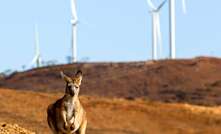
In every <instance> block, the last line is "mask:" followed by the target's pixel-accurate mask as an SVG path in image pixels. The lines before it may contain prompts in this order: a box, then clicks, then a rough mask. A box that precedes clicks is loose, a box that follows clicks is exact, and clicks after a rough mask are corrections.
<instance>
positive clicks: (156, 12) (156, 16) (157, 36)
mask: <svg viewBox="0 0 221 134" xmlns="http://www.w3.org/2000/svg"><path fill="white" fill-rule="evenodd" d="M147 3H148V5H149V7H150V8H151V11H150V13H151V16H152V59H153V60H157V58H158V51H157V50H158V45H159V48H160V54H161V53H162V37H161V30H160V10H161V9H162V7H163V6H164V4H165V3H166V0H164V1H163V2H162V3H161V4H160V5H159V6H158V7H155V6H154V4H153V2H152V1H151V0H147Z"/></svg>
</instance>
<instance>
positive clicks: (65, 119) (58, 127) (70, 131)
mask: <svg viewBox="0 0 221 134" xmlns="http://www.w3.org/2000/svg"><path fill="white" fill-rule="evenodd" d="M61 77H62V78H63V80H64V81H65V82H66V88H65V94H64V96H63V97H62V98H60V99H59V100H57V101H56V102H55V103H53V104H51V105H49V106H48V109H47V121H48V125H49V127H50V129H51V130H52V132H53V134H74V133H76V134H85V132H86V127H87V118H86V112H85V111H84V109H83V107H82V105H81V103H80V100H79V98H78V94H79V90H80V85H81V80H82V72H81V71H80V70H79V71H77V73H76V74H75V75H74V76H73V77H69V76H67V75H65V74H64V73H63V72H61Z"/></svg>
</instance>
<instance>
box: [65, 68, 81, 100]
mask: <svg viewBox="0 0 221 134" xmlns="http://www.w3.org/2000/svg"><path fill="white" fill-rule="evenodd" d="M82 76H83V74H82V71H80V70H78V71H77V73H76V74H75V75H74V76H72V77H69V76H67V75H66V74H64V73H63V72H61V77H62V78H63V80H64V81H65V82H66V89H65V93H66V94H69V95H71V96H75V95H76V96H78V94H79V90H80V85H81V80H82Z"/></svg>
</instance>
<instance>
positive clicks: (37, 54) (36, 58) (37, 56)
mask: <svg viewBox="0 0 221 134" xmlns="http://www.w3.org/2000/svg"><path fill="white" fill-rule="evenodd" d="M41 63H42V61H41V54H40V48H39V32H38V25H37V24H35V56H34V58H33V60H32V62H31V64H30V65H31V66H33V65H34V64H36V67H37V68H39V67H41Z"/></svg>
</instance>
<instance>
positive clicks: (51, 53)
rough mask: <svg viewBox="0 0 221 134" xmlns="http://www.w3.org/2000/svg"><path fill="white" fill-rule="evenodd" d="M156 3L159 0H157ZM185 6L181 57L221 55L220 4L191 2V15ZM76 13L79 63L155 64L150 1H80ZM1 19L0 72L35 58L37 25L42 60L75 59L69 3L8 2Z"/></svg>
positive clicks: (180, 19)
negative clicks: (152, 48) (72, 50)
mask: <svg viewBox="0 0 221 134" xmlns="http://www.w3.org/2000/svg"><path fill="white" fill-rule="evenodd" d="M12 3H13V4H12ZM52 3H53V5H52ZM116 3H118V4H116ZM157 3H159V0H156V3H155V4H157ZM181 4H182V2H181V0H180V1H177V3H176V18H177V19H176V20H177V24H176V31H177V32H176V46H177V58H178V59H190V58H195V57H199V56H209V57H220V56H221V53H219V52H220V51H221V47H220V46H219V43H221V38H220V37H219V36H220V35H221V27H218V26H219V24H220V22H221V19H220V18H219V16H220V15H219V12H221V9H220V8H219V5H220V4H221V1H216V3H215V4H214V3H212V2H210V3H208V2H205V1H201V4H200V6H199V4H198V2H197V1H188V0H187V4H186V7H187V14H186V15H184V14H183V13H182V9H181ZM167 7H168V3H166V5H165V7H163V9H162V12H161V30H162V38H163V54H162V59H166V58H168V55H169V52H168V49H169V45H168V42H169V41H168V11H167V10H168V9H167ZM131 9H134V10H131ZM205 9H207V10H205ZM77 11H78V17H79V22H80V23H79V27H78V29H79V30H78V42H77V44H78V46H77V48H78V60H80V61H87V62H130V61H131V62H134V61H147V60H151V55H152V54H151V47H152V43H151V16H150V14H149V13H148V11H149V7H148V5H147V3H146V0H141V1H126V0H122V1H117V0H114V1H101V0H95V1H86V0H82V1H78V0H77ZM0 15H1V16H2V18H1V22H0V28H1V31H0V37H2V38H1V39H0V44H1V45H0V50H2V51H1V54H0V60H1V61H2V63H1V66H0V72H3V71H6V70H7V69H12V70H22V66H23V65H26V66H27V65H28V64H29V63H30V62H31V60H32V58H33V57H34V43H35V42H34V25H35V24H38V29H39V40H40V50H41V56H42V59H43V60H44V61H55V60H56V61H57V63H59V64H64V63H67V59H66V58H67V57H68V56H70V55H71V50H70V48H71V23H70V20H71V9H70V0H65V1H52V0H49V1H43V0H39V1H34V0H29V1H28V0H22V1H12V0H8V1H4V2H1V4H0ZM133 26H134V27H133ZM193 44H195V47H193ZM15 45H19V46H15ZM15 57H16V58H15Z"/></svg>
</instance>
